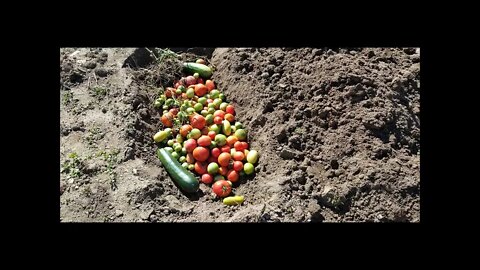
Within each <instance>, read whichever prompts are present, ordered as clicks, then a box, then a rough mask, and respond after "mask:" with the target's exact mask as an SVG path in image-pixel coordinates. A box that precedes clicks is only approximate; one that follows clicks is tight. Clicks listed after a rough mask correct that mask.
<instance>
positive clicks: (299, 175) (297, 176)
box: [291, 171, 307, 185]
mask: <svg viewBox="0 0 480 270" xmlns="http://www.w3.org/2000/svg"><path fill="white" fill-rule="evenodd" d="M291 177H292V179H293V180H294V181H297V182H298V183H299V184H302V185H304V184H305V183H306V182H307V178H306V175H305V172H303V171H295V172H293V174H292V176H291Z"/></svg>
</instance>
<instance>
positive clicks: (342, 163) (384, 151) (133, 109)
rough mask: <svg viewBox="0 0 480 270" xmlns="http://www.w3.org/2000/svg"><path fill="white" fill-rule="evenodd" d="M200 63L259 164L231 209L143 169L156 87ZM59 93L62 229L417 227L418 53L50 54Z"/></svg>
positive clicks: (150, 166)
mask: <svg viewBox="0 0 480 270" xmlns="http://www.w3.org/2000/svg"><path fill="white" fill-rule="evenodd" d="M174 52H175V53H176V55H177V56H178V57H177V56H176V55H175V53H174ZM199 57H202V58H204V59H205V60H206V61H207V63H208V64H209V65H211V66H213V67H214V68H215V71H214V75H213V79H214V81H215V83H216V85H217V88H218V89H219V90H220V91H223V92H224V93H225V95H226V97H227V99H228V100H229V101H230V102H231V103H233V105H234V106H235V109H236V119H237V120H238V121H240V122H242V123H243V124H244V125H245V126H246V128H247V130H248V140H249V143H250V148H251V149H255V150H257V151H258V152H259V154H260V158H259V162H258V164H257V165H256V168H255V174H254V175H251V176H249V177H247V178H245V179H241V180H240V181H239V184H236V185H235V188H234V192H235V194H237V195H243V196H245V202H244V203H243V204H242V205H238V206H226V205H224V204H223V203H222V202H221V200H218V199H216V198H215V196H213V195H212V192H211V188H210V187H209V186H206V185H204V184H200V190H199V192H198V193H195V194H185V193H182V192H181V191H180V190H179V189H178V187H177V186H176V185H175V184H174V182H173V181H172V180H171V178H170V177H169V175H168V174H167V172H166V171H165V169H164V168H163V167H162V164H161V163H160V161H159V160H158V158H157V157H156V149H157V146H156V145H155V144H154V142H153V139H152V137H153V135H154V134H155V133H156V132H157V131H158V130H160V129H161V128H162V124H161V122H160V116H161V115H160V113H161V112H160V111H158V110H156V109H154V108H153V101H154V100H155V99H156V98H157V97H158V94H159V87H161V86H163V87H168V86H172V84H173V82H174V80H175V79H179V78H180V76H182V75H181V63H183V62H184V61H195V60H196V59H197V58H199ZM59 88H60V97H59V106H60V123H59V124H60V134H59V136H60V153H59V154H60V165H61V168H59V170H60V173H59V186H60V187H59V188H60V198H59V199H60V217H59V218H60V221H61V222H419V221H420V50H419V49H418V48H349V49H342V48H171V50H159V49H155V48H150V49H148V48H138V49H136V48H62V49H60V86H59Z"/></svg>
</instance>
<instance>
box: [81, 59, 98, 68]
mask: <svg viewBox="0 0 480 270" xmlns="http://www.w3.org/2000/svg"><path fill="white" fill-rule="evenodd" d="M96 66H97V63H95V62H94V61H88V62H86V63H85V64H83V67H84V68H88V69H94V68H95V67H96Z"/></svg>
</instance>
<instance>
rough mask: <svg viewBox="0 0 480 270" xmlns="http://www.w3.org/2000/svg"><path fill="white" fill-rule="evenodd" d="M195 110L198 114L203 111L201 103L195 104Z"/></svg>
mask: <svg viewBox="0 0 480 270" xmlns="http://www.w3.org/2000/svg"><path fill="white" fill-rule="evenodd" d="M193 108H194V109H195V111H196V112H199V111H201V110H202V109H203V105H202V104H200V103H197V104H195V106H193Z"/></svg>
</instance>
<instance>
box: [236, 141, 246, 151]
mask: <svg viewBox="0 0 480 270" xmlns="http://www.w3.org/2000/svg"><path fill="white" fill-rule="evenodd" d="M233 147H234V148H235V150H237V151H243V150H244V148H243V144H242V142H240V141H237V142H236V143H235V144H234V145H233Z"/></svg>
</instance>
